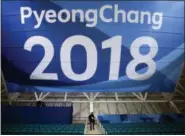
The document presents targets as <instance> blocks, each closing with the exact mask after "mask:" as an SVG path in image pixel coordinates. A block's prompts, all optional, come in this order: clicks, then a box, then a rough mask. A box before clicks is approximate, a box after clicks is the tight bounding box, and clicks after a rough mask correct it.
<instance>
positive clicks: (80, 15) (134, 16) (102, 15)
mask: <svg viewBox="0 0 185 136" xmlns="http://www.w3.org/2000/svg"><path fill="white" fill-rule="evenodd" d="M106 13H109V14H110V15H111V16H110V15H107V14H106ZM20 14H21V23H22V24H25V23H26V19H28V18H30V17H32V16H34V18H35V19H36V24H35V25H34V28H35V29H36V28H39V27H40V26H41V24H42V21H43V20H45V21H46V22H48V23H55V22H57V21H59V22H61V23H67V22H74V23H75V22H86V27H95V26H96V25H97V24H98V21H101V22H103V23H119V24H120V23H132V24H148V25H152V29H155V30H157V29H160V28H161V26H162V22H163V13H161V12H154V13H151V12H149V11H137V10H129V11H125V10H123V9H119V6H118V4H115V5H114V6H112V5H104V6H102V7H101V8H100V9H88V10H85V11H84V10H82V9H72V10H71V11H69V10H67V9H61V10H59V11H57V12H56V11H55V10H53V9H50V10H41V12H40V11H39V12H37V11H36V10H32V9H31V8H30V7H21V8H20Z"/></svg>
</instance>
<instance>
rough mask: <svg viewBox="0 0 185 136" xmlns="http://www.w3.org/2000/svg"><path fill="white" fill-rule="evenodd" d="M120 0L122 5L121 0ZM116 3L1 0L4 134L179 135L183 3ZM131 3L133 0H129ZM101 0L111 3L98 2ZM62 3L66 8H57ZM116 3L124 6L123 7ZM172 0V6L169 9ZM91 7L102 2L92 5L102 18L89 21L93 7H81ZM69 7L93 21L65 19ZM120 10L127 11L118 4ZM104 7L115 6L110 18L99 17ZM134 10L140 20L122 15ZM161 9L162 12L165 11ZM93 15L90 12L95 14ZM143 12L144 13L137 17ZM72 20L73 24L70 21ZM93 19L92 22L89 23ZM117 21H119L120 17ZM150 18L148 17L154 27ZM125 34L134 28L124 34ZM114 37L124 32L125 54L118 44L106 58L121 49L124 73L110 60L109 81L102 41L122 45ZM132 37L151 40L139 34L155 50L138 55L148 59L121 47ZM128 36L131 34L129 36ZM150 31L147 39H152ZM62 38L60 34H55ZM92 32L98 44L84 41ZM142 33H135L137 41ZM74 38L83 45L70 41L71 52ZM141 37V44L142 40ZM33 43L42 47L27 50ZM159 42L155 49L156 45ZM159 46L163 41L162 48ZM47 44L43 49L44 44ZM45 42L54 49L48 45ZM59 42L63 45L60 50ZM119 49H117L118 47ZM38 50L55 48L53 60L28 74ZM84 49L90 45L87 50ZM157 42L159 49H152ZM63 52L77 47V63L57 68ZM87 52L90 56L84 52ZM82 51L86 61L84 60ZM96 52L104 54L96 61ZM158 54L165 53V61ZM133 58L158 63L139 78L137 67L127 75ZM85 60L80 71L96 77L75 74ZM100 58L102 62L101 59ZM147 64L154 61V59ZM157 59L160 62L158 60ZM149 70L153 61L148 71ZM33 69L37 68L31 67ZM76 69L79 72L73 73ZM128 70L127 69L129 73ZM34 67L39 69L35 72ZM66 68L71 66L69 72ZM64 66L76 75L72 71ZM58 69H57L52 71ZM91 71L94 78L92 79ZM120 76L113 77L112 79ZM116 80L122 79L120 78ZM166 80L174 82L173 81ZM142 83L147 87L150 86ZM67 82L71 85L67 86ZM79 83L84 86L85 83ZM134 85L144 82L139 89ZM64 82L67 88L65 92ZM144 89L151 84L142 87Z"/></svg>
mask: <svg viewBox="0 0 185 136" xmlns="http://www.w3.org/2000/svg"><path fill="white" fill-rule="evenodd" d="M119 2H123V3H124V2H125V1H119ZM119 2H113V1H112V2H110V3H109V2H108V1H102V2H99V1H90V2H89V3H88V2H87V1H86V2H85V1H81V2H78V1H77V2H75V1H69V2H66V1H60V0H56V1H51V2H49V1H47V2H43V1H42V2H41V1H37V2H36V1H17V0H15V1H14V2H12V1H6V0H3V1H2V3H1V6H2V11H1V12H2V13H1V16H2V19H1V23H2V24H1V27H2V30H1V33H2V36H1V52H2V53H1V62H2V63H1V134H2V135H7V134H8V135H27V134H28V135H162V134H165V135H171V134H172V135H178V134H180V135H181V134H185V65H184V13H182V11H184V2H182V1H181V2H180V3H179V2H173V1H163V2H164V3H163V2H162V1H148V2H147V1H146V2H141V3H142V4H141V5H140V7H139V6H137V5H139V4H140V2H139V1H138V2H136V1H132V2H128V1H127V2H125V3H124V4H125V5H126V6H125V7H124V4H122V3H119ZM134 2H135V3H136V4H134ZM43 3H44V4H43ZM131 3H132V4H131ZM105 4H110V5H108V6H103V5H105ZM111 4H112V5H113V4H114V5H115V6H114V7H113V6H112V7H111ZM158 4H159V5H158ZM160 4H161V5H160ZM61 5H62V6H63V7H65V8H66V9H67V10H61V9H62V8H61V7H62V6H61ZM121 5H122V6H123V7H121ZM171 5H173V8H172V6H171ZM21 6H22V7H21ZM118 6H119V7H118ZM142 6H143V7H142ZM59 7H60V8H59ZM92 7H93V8H97V7H98V8H100V7H101V8H100V11H98V13H100V17H101V18H100V19H101V20H100V19H98V21H99V22H98V21H97V20H96V19H92V20H91V18H90V15H89V16H88V13H89V12H92V13H97V11H96V12H95V11H93V9H92V11H90V10H89V11H87V10H88V9H90V8H92ZM141 7H142V8H141ZM170 7H171V8H170ZM74 8H78V10H76V14H77V13H78V15H79V16H80V15H84V16H83V17H84V18H86V21H91V22H89V24H88V23H87V24H86V23H85V22H83V21H84V18H82V16H80V17H81V18H79V19H76V18H75V17H73V16H72V15H73V13H72V14H71V18H72V23H71V22H70V21H69V22H67V21H66V19H67V18H68V17H67V15H69V16H70V14H68V13H71V9H74ZM124 8H125V11H124V10H121V9H124ZM52 9H55V10H56V11H57V12H53V11H55V10H52ZM81 9H82V10H81ZM105 9H106V10H107V12H106V13H109V12H108V10H111V9H114V12H115V15H116V14H117V16H115V18H113V20H111V19H110V18H108V17H110V16H104V18H103V17H102V15H103V13H102V12H101V11H103V10H105ZM131 9H132V10H131ZM134 9H135V10H134ZM136 9H137V10H138V11H141V12H140V15H139V16H140V17H141V19H140V22H139V21H138V20H134V21H135V22H134V21H133V20H132V19H133V18H131V17H130V18H129V17H128V16H129V15H130V14H136V13H139V12H137V11H136ZM41 10H42V11H41ZM68 10H69V12H68ZM128 10H131V11H130V12H128V15H127V18H128V20H126V21H127V22H116V20H118V19H119V18H118V13H119V14H122V16H119V17H124V16H123V15H124V13H125V14H126V12H127V11H128ZM142 10H143V11H142ZM147 10H148V11H151V12H150V13H149V12H145V14H144V11H147ZM37 11H38V12H37ZM82 11H87V12H82ZM154 11H155V14H154V15H156V16H157V15H158V17H159V19H162V17H163V22H162V21H161V22H160V21H159V20H155V18H152V17H154V15H152V13H153V12H154ZM63 12H66V18H63V20H62V17H63V16H62V15H61V14H62V13H63ZM160 12H163V15H162V14H161V13H160ZM39 13H43V18H41V17H42V16H40V15H39ZM86 13H87V14H86ZM22 14H23V15H22ZM74 14H75V12H74ZM110 14H111V16H112V11H110ZM93 15H94V16H95V15H96V14H93ZM104 15H107V14H104ZM142 16H145V17H143V18H142ZM150 16H151V18H150ZM39 17H40V21H41V22H39V21H37V22H36V23H35V22H34V21H35V19H38V20H39ZM54 17H56V18H54ZM106 17H107V18H106ZM147 17H148V18H149V19H148V20H147V21H146V20H144V19H146V18H147ZM34 18H35V19H34ZM69 18H70V17H69ZM41 19H42V20H41ZM44 19H45V20H44ZM125 19H126V18H125ZM170 19H171V20H170ZM57 20H58V22H57ZM77 20H78V21H79V22H74V21H77ZM93 20H94V21H95V22H93ZM143 20H144V21H143ZM96 21H97V22H96ZM102 21H104V22H102ZM106 21H107V22H106ZM111 21H112V22H111ZM122 21H124V19H123V18H122ZM129 21H130V22H129ZM150 21H153V22H150ZM105 22H106V23H105ZM159 22H160V23H159ZM109 23H110V24H109ZM112 23H113V24H112ZM115 23H117V24H115ZM119 23H120V24H119ZM124 23H125V24H124ZM151 23H153V26H152V25H151ZM162 23H163V24H162ZM33 24H34V25H35V26H34V25H33ZM102 24H103V25H102ZM143 24H144V25H143ZM135 26H136V27H135ZM120 27H121V28H120ZM122 27H123V31H126V33H124V32H123V33H122V32H121V31H119V30H120V29H122ZM145 27H146V28H145ZM61 28H62V29H61ZM100 30H101V31H102V32H101V31H100ZM61 31H63V32H61ZM114 31H115V33H114ZM130 33H132V34H131V35H130ZM76 34H81V35H80V36H79V35H78V36H76V37H72V36H71V35H76ZM106 34H107V35H106ZM127 34H128V35H127ZM35 35H37V36H35ZM38 35H41V36H43V35H44V36H45V37H47V38H43V37H41V36H40V37H39V36H38ZM63 35H64V36H63ZM82 35H86V36H89V38H87V37H86V38H84V37H85V36H82ZM116 35H121V36H123V38H122V40H123V41H124V42H125V43H124V42H123V43H124V44H125V45H123V46H122V51H124V53H122V54H121V52H119V50H114V51H115V52H114V55H115V54H117V55H115V56H114V55H112V56H114V57H115V58H111V59H110V60H111V61H112V59H117V56H118V55H119V53H120V54H121V55H120V56H121V57H122V59H121V62H122V63H123V62H125V64H122V63H121V64H120V67H121V68H120V69H121V70H120V71H122V73H121V72H120V73H121V74H120V78H119V77H118V76H119V73H118V74H117V75H116V72H115V71H117V69H118V67H119V65H117V62H116V63H111V64H112V65H111V66H110V69H111V68H112V70H113V71H110V73H111V72H112V73H113V74H115V75H116V76H115V75H114V76H112V77H111V76H110V75H109V79H107V78H108V76H107V75H108V73H109V71H108V70H109V66H108V64H109V63H107V61H104V60H105V59H107V58H110V57H109V56H110V52H108V51H107V50H109V49H107V48H110V49H111V50H112V52H113V46H111V45H107V43H111V44H115V45H116V44H118V43H120V42H117V41H116V40H121V39H120V36H117V37H116ZM138 35H139V36H143V35H147V36H150V38H148V37H146V36H145V37H142V38H143V41H144V43H145V40H146V41H147V42H146V44H150V43H152V44H151V45H150V47H151V49H150V51H153V52H155V53H151V52H150V51H149V54H150V53H151V54H150V55H149V56H148V57H149V59H146V60H144V61H142V59H143V58H146V57H143V56H144V55H143V56H142V55H140V54H139V57H140V59H141V60H139V59H138V58H137V57H138V56H136V57H135V56H134V55H133V54H134V53H136V52H134V51H133V50H134V49H133V48H131V49H130V50H132V49H133V50H132V51H130V53H128V51H127V49H128V48H126V47H127V44H129V47H130V44H131V43H132V42H133V41H134V40H135V39H136V40H135V42H138V41H137V37H138ZM31 36H33V37H32V39H31V38H30V37H31ZM34 36H35V37H34ZM69 36H71V40H70V39H67V37H69ZM109 36H110V37H113V36H115V37H114V38H112V39H109V40H107V41H104V42H102V41H103V40H106V39H108V37H109ZM126 36H128V37H126ZM132 36H133V37H132ZM77 37H78V38H77ZM125 37H126V38H125ZM129 37H132V38H130V39H129ZM151 37H153V39H152V38H151ZM161 37H162V38H161ZM28 38H30V39H28ZM60 38H61V39H62V40H58V39H60ZM72 38H74V39H72ZM75 38H76V39H75ZM80 38H81V39H80ZM90 38H91V39H92V40H94V42H95V44H98V45H96V46H95V45H94V44H92V41H91V40H89V39H90ZM142 38H140V39H139V38H138V39H139V40H141V39H142ZM144 38H145V40H144ZM27 39H28V40H27ZM66 39H67V40H66ZM128 39H129V40H128ZM154 39H156V40H154ZM26 40H27V41H26ZM29 40H30V41H29ZM39 40H40V41H45V43H46V44H45V46H44V45H42V44H41V43H39V42H40V41H39ZM55 40H56V41H55ZM64 40H65V42H64V43H63V45H62V48H61V49H60V48H59V46H58V44H61V41H62V42H63V41H64ZM73 40H74V41H76V42H77V44H82V46H83V48H78V49H77V47H75V48H74V49H73V51H71V50H70V49H72V46H73V45H72V44H75V43H74V42H73V43H71V41H73ZM83 40H84V41H87V45H83V43H81V41H83ZM88 40H89V41H88ZM148 41H149V42H148ZM135 42H133V46H134V45H136V43H135ZM139 42H142V40H141V41H139ZM26 43H27V44H26ZM165 43H166V44H165ZM176 43H177V44H178V45H180V44H182V43H183V44H182V45H181V46H177V45H176ZM32 44H37V45H38V44H41V45H42V47H41V45H38V47H34V48H33V49H32V47H33V46H34V45H32ZM101 44H103V45H102V47H100V48H99V47H98V46H100V45H101ZM157 44H158V46H159V48H158V47H157ZM163 44H165V45H164V46H163ZM47 45H48V47H47V48H45V47H46V46H47ZM51 45H52V46H53V48H51ZM68 45H69V46H71V48H70V49H69V48H68ZM89 45H92V46H89ZM120 45H121V44H120ZM23 46H24V47H23ZM39 46H40V47H39ZM63 46H64V47H66V48H65V49H64V47H63ZM92 47H93V48H92ZM94 47H96V48H97V50H98V51H96V50H95V49H96V48H94ZM117 47H118V46H117ZM119 47H120V48H121V46H119ZM123 47H124V48H123ZM134 47H135V46H134ZM30 48H31V49H30ZM41 48H44V50H45V53H48V52H50V53H51V52H52V53H54V51H55V55H53V56H54V57H53V56H52V55H51V54H50V57H51V56H52V57H53V60H52V61H51V63H50V64H48V66H47V68H46V69H45V71H44V70H40V71H41V73H40V75H33V74H34V72H35V73H36V69H35V68H36V66H37V65H38V64H37V63H38V62H40V61H41V59H42V57H43V51H44V50H43V49H41ZM88 48H91V49H90V50H89V49H88ZM136 48H137V47H136ZM138 48H140V47H138ZM156 48H157V49H158V54H157V49H156ZM81 49H82V50H81ZM84 49H85V50H84ZM117 49H119V48H117ZM155 49H156V50H155ZM66 50H67V51H71V52H72V53H73V54H75V53H74V52H75V50H76V52H77V50H78V51H79V53H77V54H76V56H75V55H74V56H75V57H74V56H73V60H75V59H76V61H78V64H77V63H75V61H74V63H73V64H72V65H73V66H71V62H69V63H68V62H67V64H66V65H65V64H61V67H62V68H58V67H60V63H63V61H65V59H66V60H67V59H68V60H69V59H70V55H69V54H67V53H66V52H67V51H66ZM102 50H103V51H102ZM59 51H60V55H59ZM85 51H86V53H87V54H90V55H86V56H85V55H84V54H85V53H84V52H85ZM106 51H107V52H106ZM92 53H94V54H93V55H94V56H92ZM96 53H97V54H96ZM175 53H176V54H175ZM63 54H65V55H66V56H65V55H63ZM107 54H108V55H109V56H108V57H107V56H106V55H107ZM130 54H131V55H130ZM156 54H157V55H156ZM103 55H104V56H103ZM178 55H179V56H178ZM59 56H60V59H63V60H59ZM79 56H80V57H79ZM84 56H85V57H87V59H84V58H85V57H84ZM112 56H111V57H112ZM169 56H171V57H169ZM47 57H48V56H47ZM52 57H51V58H52ZM57 57H58V58H57ZM88 57H89V58H88ZM100 57H102V58H101V59H100ZM127 57H128V58H127ZM150 57H151V58H150ZM161 58H163V60H162V59H161ZM45 59H46V58H45ZM47 59H48V60H46V62H47V61H49V58H47ZM96 59H97V60H98V63H97V62H96V61H95V60H96ZM103 59H104V60H103ZM124 59H125V60H124ZM135 60H137V61H138V62H139V63H146V64H148V67H149V66H151V65H152V66H153V69H156V71H155V72H153V73H152V72H151V73H152V74H151V73H149V76H148V75H147V76H146V77H143V76H140V75H139V76H138V77H139V79H138V78H137V71H136V74H135V75H136V76H135V77H132V75H134V74H133V73H132V70H133V69H132V68H131V67H132V66H133V65H134V64H133V65H131V62H132V61H135ZM153 60H154V61H153ZM42 61H44V60H42ZM82 61H83V62H82ZM84 61H87V62H89V61H90V63H87V65H88V66H87V68H86V72H87V71H88V70H89V71H88V72H89V73H90V72H94V73H95V66H97V71H96V72H97V73H98V74H94V77H96V78H94V77H93V74H92V75H88V74H86V76H84V77H82V76H83V74H77V73H75V72H76V71H78V70H79V69H80V70H81V72H82V73H83V71H84V68H85V67H84V64H86V62H85V63H84ZM103 61H104V62H103ZM148 61H150V62H148ZM36 62H37V63H36ZM59 62H60V63H59ZM100 62H102V63H103V64H100ZM127 62H128V65H129V66H130V65H131V67H130V68H128V69H127V68H126V66H127V65H126V64H127ZM138 62H137V64H138ZM43 63H45V62H43ZM153 63H156V65H154V64H153ZM162 63H166V64H165V65H164V66H163V65H162ZM69 64H70V65H69ZM150 64H151V65H150ZM44 66H45V65H44ZM64 66H65V67H64ZM45 67H46V66H45ZM71 67H73V71H72V70H71V69H72V68H71ZM100 67H101V68H100ZM37 68H38V67H37ZM141 68H145V66H144V65H143V66H141ZM150 68H151V67H149V68H148V69H150ZM34 69H35V71H34V72H33V70H34ZM40 69H43V67H42V68H41V67H40ZM58 69H59V70H58ZM61 69H62V70H61ZM74 69H77V70H76V71H75V70H74ZM37 70H38V69H37ZM80 70H79V71H80ZM93 70H94V71H93ZM124 70H125V71H126V72H125V73H126V74H127V76H128V77H127V76H126V77H125V73H124V72H123V71H124ZM129 70H130V71H131V73H129V72H130V71H129ZM40 71H39V70H38V71H37V74H38V73H39V72H40ZM61 71H62V72H63V73H62V72H61ZM69 71H70V72H71V71H72V72H71V73H72V74H71V73H70V72H69ZM79 71H78V72H79ZM134 71H135V69H134ZM32 72H33V73H32ZM42 72H43V73H42ZM51 72H53V73H51ZM54 72H55V73H54ZM65 72H66V73H67V74H66V73H65ZM68 72H69V73H70V74H71V75H74V76H73V77H72V76H70V74H69V73H68ZM160 72H161V73H163V74H164V75H163V74H161V73H160ZM84 73H85V72H84ZM31 74H32V75H31ZM41 74H45V75H44V76H43V77H41ZM47 74H48V75H47ZM49 74H50V75H49ZM56 74H58V75H57V76H58V77H57V76H56ZM30 75H31V76H30ZM84 75H85V74H84ZM130 75H131V76H130ZM179 75H180V76H179ZM164 76H165V77H164ZM64 77H65V78H64ZM91 77H92V78H93V79H92V80H91ZM104 77H106V78H104ZM115 77H116V78H115ZM124 77H125V78H124ZM50 78H51V79H50ZM118 78H119V81H117V80H118ZM122 78H123V79H124V80H122ZM110 79H111V80H115V79H116V81H112V82H115V83H117V82H119V84H117V85H118V86H116V85H115V86H113V87H114V88H113V90H112V91H110V89H109V87H112V86H111V85H112V82H111V81H110V82H109V81H108V80H110ZM168 79H170V80H168ZM77 80H78V81H77ZM134 80H137V81H134ZM145 80H146V81H145ZM171 81H173V83H172V82H171ZM174 82H175V83H174ZM96 83H97V84H98V83H102V84H104V83H105V84H104V86H101V88H99V86H98V85H97V86H93V85H96ZM102 84H100V85H102ZM148 84H150V85H151V86H150V87H148ZM91 85H92V86H91ZM127 85H128V86H127ZM66 86H67V87H71V88H70V89H71V90H70V89H68V88H67V87H66ZM85 86H87V88H86V87H85ZM140 86H142V87H143V88H140ZM52 87H53V88H52ZM65 87H66V88H67V90H66V91H65ZM90 87H92V88H90ZM93 87H94V88H93ZM147 87H148V88H150V89H148V90H147ZM75 88H76V91H75ZM132 88H134V89H135V90H134V89H132ZM171 88H173V90H171ZM50 89H51V91H50ZM55 89H56V91H55ZM60 89H61V90H60ZM93 89H94V90H93ZM111 89H112V88H111ZM92 112H93V114H94V116H95V128H94V129H93V130H90V122H89V118H88V117H89V115H90V114H91V113H92Z"/></svg>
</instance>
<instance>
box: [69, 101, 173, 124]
mask: <svg viewBox="0 0 185 136" xmlns="http://www.w3.org/2000/svg"><path fill="white" fill-rule="evenodd" d="M119 99H120V100H131V98H124V99H123V98H119ZM70 100H76V101H83V100H86V98H83V99H82V98H71V99H70ZM96 100H97V101H113V100H115V99H114V98H96ZM168 112H169V113H172V112H175V111H174V110H173V108H171V107H170V105H169V104H168V103H145V104H141V103H94V115H95V116H97V115H98V114H141V113H142V114H156V113H168ZM88 115H89V103H74V104H73V120H85V119H86V118H87V117H88Z"/></svg>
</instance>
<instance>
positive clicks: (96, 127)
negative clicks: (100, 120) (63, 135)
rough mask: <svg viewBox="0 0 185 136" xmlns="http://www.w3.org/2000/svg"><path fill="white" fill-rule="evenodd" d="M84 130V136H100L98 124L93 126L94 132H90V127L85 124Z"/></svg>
mask: <svg viewBox="0 0 185 136" xmlns="http://www.w3.org/2000/svg"><path fill="white" fill-rule="evenodd" d="M86 129H87V130H86V133H85V135H102V133H101V131H100V128H99V126H98V124H95V126H94V130H90V125H89V124H87V126H86Z"/></svg>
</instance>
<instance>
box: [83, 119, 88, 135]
mask: <svg viewBox="0 0 185 136" xmlns="http://www.w3.org/2000/svg"><path fill="white" fill-rule="evenodd" d="M87 126H88V118H86V120H85V128H84V135H85V134H86V133H87Z"/></svg>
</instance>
